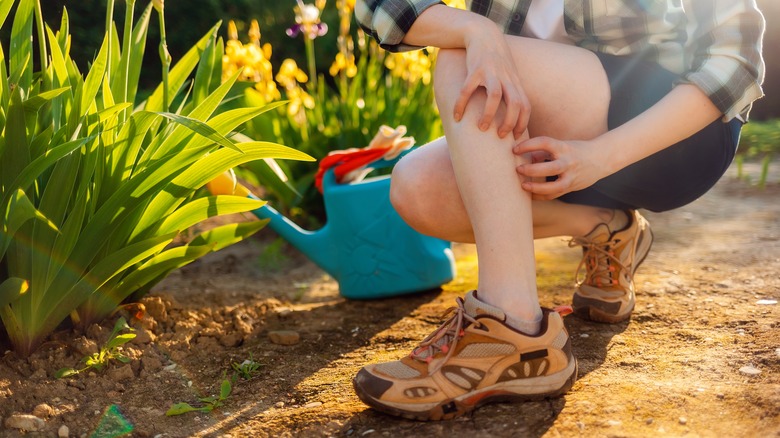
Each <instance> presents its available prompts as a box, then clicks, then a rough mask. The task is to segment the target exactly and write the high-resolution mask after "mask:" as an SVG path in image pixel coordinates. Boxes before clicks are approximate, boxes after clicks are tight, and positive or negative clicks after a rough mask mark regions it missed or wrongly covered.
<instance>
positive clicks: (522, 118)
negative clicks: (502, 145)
mask: <svg viewBox="0 0 780 438" xmlns="http://www.w3.org/2000/svg"><path fill="white" fill-rule="evenodd" d="M529 120H531V102H529V101H528V97H526V95H525V94H523V98H522V104H521V105H520V113H519V114H518V115H517V122H516V124H515V129H514V132H513V134H514V136H515V139H518V138H520V137H521V136H522V135H523V133H524V132H525V131H526V129H528V121H529Z"/></svg>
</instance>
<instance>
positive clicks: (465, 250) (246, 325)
mask: <svg viewBox="0 0 780 438" xmlns="http://www.w3.org/2000/svg"><path fill="white" fill-rule="evenodd" d="M646 217H647V218H648V220H649V221H650V222H651V224H652V226H653V229H654V232H655V235H656V241H655V244H654V247H653V250H652V251H651V253H650V256H649V257H648V259H647V261H646V262H645V264H644V265H643V267H642V269H641V270H640V271H639V273H638V274H637V277H636V281H637V286H638V289H639V293H638V299H637V308H636V310H635V313H634V315H633V317H632V318H631V320H630V321H628V322H626V323H622V324H615V325H606V324H598V323H593V322H588V321H585V320H582V319H579V318H577V317H575V316H569V317H567V318H566V324H567V327H568V329H569V332H570V334H571V336H572V340H573V348H574V353H575V356H576V357H577V358H578V359H579V370H580V371H579V380H578V382H577V383H576V384H575V386H574V388H573V390H572V391H571V392H570V393H569V394H568V395H566V396H565V397H562V398H558V399H554V400H546V401H540V402H529V403H522V404H494V405H488V406H485V407H482V408H480V409H478V410H476V411H475V412H473V413H472V414H470V415H467V416H464V417H462V418H458V419H456V420H452V421H444V422H432V423H424V422H416V421H408V420H400V419H395V418H392V417H389V416H386V415H383V414H381V413H378V412H376V411H373V410H371V409H369V408H367V407H366V406H364V405H363V404H362V403H361V402H360V401H359V400H358V398H357V397H356V396H355V395H354V393H353V391H352V385H351V379H352V376H353V375H354V374H355V373H356V372H357V371H358V369H359V368H360V367H361V366H363V365H364V364H366V363H370V362H379V361H386V360H392V359H396V358H398V357H400V356H401V355H404V354H406V353H408V351H410V350H411V349H412V348H414V347H415V345H416V343H417V342H419V341H420V340H421V339H422V338H423V337H424V336H425V335H427V334H428V333H429V332H431V331H432V330H434V329H435V328H436V327H437V326H438V323H439V322H440V321H441V320H440V315H441V314H442V312H443V311H444V310H445V309H447V308H448V307H450V306H451V305H452V304H453V300H454V298H455V297H456V296H458V295H462V294H464V293H465V292H466V291H468V290H469V289H472V288H474V287H475V282H476V275H475V274H476V269H477V268H476V257H475V252H474V248H473V247H472V246H468V245H456V246H455V253H456V258H457V262H458V278H457V279H456V280H455V281H453V282H452V283H450V284H447V285H445V286H444V287H443V289H442V290H441V291H431V292H426V293H420V294H415V295H409V296H404V297H397V298H392V299H383V300H375V301H349V300H345V299H344V298H342V297H340V296H339V294H338V285H337V284H336V283H335V282H334V281H333V280H332V279H331V278H330V277H328V276H327V275H326V274H324V273H323V272H322V271H320V270H319V269H318V268H317V267H316V266H314V265H312V264H311V263H310V262H308V261H307V260H306V259H305V258H304V257H303V256H301V255H300V254H298V253H297V252H296V251H295V250H294V249H291V248H289V247H286V246H281V247H280V246H279V244H278V242H277V241H275V240H274V238H273V234H272V233H271V231H270V230H264V231H262V232H261V233H260V236H259V237H257V238H253V239H251V240H249V241H246V242H243V243H241V244H239V245H235V246H233V247H231V248H228V249H226V250H224V251H222V252H220V253H217V254H214V255H212V256H209V257H207V258H205V259H203V260H201V261H198V262H196V263H194V264H192V265H190V266H187V267H185V268H183V269H181V270H179V271H176V272H175V273H174V274H173V275H171V276H170V277H169V278H167V279H166V280H164V281H163V282H162V283H161V284H159V285H158V287H156V288H155V289H154V291H153V292H152V293H151V294H150V295H149V296H147V297H146V298H145V299H144V300H143V301H142V304H143V305H144V311H143V312H141V313H139V312H137V310H138V309H139V308H140V307H139V306H133V307H131V308H128V309H126V310H125V311H124V313H125V314H126V315H127V316H129V317H130V316H133V315H136V316H139V317H140V319H139V318H134V319H132V325H133V326H134V327H135V328H136V334H137V338H136V339H135V340H134V341H133V343H131V344H129V345H128V346H127V347H126V348H125V349H124V353H125V354H126V355H127V356H128V357H130V358H131V361H130V363H129V364H126V365H125V364H122V363H119V362H113V363H112V364H111V365H110V366H109V367H108V368H107V369H104V370H103V371H100V372H89V373H84V374H81V375H79V376H76V377H74V378H66V379H56V378H54V374H55V372H56V371H57V370H58V369H59V368H62V367H66V366H68V367H75V366H77V365H78V364H79V361H80V360H81V358H83V357H84V356H85V355H87V354H89V353H90V352H92V351H95V349H96V347H97V346H98V345H101V344H102V343H103V342H105V339H106V337H107V335H108V333H109V332H110V328H111V327H112V325H113V321H106V323H105V324H104V326H93V327H91V328H90V329H89V330H87V331H86V333H75V332H73V331H70V330H63V331H61V332H58V333H56V334H55V335H54V336H52V338H51V340H50V341H49V342H47V343H46V344H45V345H44V346H43V348H41V349H40V350H39V351H38V352H36V353H35V354H34V355H33V356H32V357H30V358H27V359H20V358H18V357H17V356H16V355H15V354H14V353H13V352H10V351H5V350H7V349H8V346H7V345H0V351H5V353H4V354H3V355H2V357H1V358H0V418H1V419H0V436H8V437H17V436H46V437H49V436H57V433H58V430H59V429H60V428H61V426H63V425H65V426H67V428H68V430H69V434H70V436H75V437H78V436H84V437H86V436H118V434H120V433H121V431H122V430H123V426H125V429H130V428H132V432H129V434H128V436H138V437H156V436H160V437H184V436H209V437H218V436H222V437H228V436H231V437H243V436H253V437H255V436H257V437H292V436H295V437H297V436H304V437H309V436H311V437H318V436H351V437H363V436H368V437H376V436H390V437H412V436H453V437H455V436H468V437H488V436H490V437H509V436H551V437H554V436H589V437H598V436H620V437H645V436H690V437H709V436H712V437H736V436H742V437H754V436H755V437H779V436H780V336H779V335H778V329H779V328H780V305H778V304H771V303H772V302H774V303H776V302H777V300H778V299H780V184H779V183H777V182H773V183H771V184H770V185H769V186H768V187H767V188H766V189H763V190H759V189H757V188H755V187H752V186H750V185H748V184H746V183H744V182H740V181H737V180H735V179H734V177H733V172H732V175H730V176H729V177H726V178H724V179H723V180H722V181H721V182H720V183H719V184H718V185H717V186H716V188H715V189H714V190H713V191H711V192H710V193H709V194H707V195H706V196H704V197H703V198H701V199H700V200H698V201H696V202H695V203H693V204H691V205H689V206H686V207H684V208H681V209H679V210H675V211H672V212H668V213H664V214H652V213H648V214H647V215H646ZM578 254H579V253H578V251H577V250H576V249H570V248H568V246H567V244H566V242H565V241H564V240H562V239H547V240H543V241H539V242H537V263H538V272H539V285H540V299H541V301H542V304H543V305H546V306H553V305H558V304H568V303H569V301H570V299H571V293H572V283H573V276H574V271H575V269H576V267H577V264H578V262H579V258H578ZM767 300H768V301H767ZM773 300H774V301H773ZM761 303H770V304H761ZM278 330H286V331H292V332H295V333H293V334H292V335H291V336H292V339H288V341H289V342H291V343H293V345H282V344H277V343H274V342H272V341H271V339H270V336H269V333H271V332H274V331H278ZM295 334H297V335H298V336H299V337H300V339H299V340H298V341H297V342H296V339H295ZM0 342H2V341H0ZM248 359H252V360H254V361H255V362H257V363H260V364H262V366H260V367H259V369H258V370H257V371H256V372H255V373H253V375H252V376H251V378H249V379H248V380H247V379H242V378H237V380H236V381H235V382H234V384H233V392H232V394H231V395H230V396H229V397H228V399H227V400H226V401H225V402H224V404H223V406H221V407H218V408H217V409H215V410H213V411H212V412H208V413H205V412H192V413H188V414H184V415H179V416H172V417H167V416H166V415H165V412H166V411H167V410H168V408H169V407H170V406H171V405H172V404H174V403H177V402H187V403H190V404H192V405H194V406H202V403H200V402H199V398H200V397H206V396H210V395H216V394H218V393H219V387H220V383H221V381H222V380H223V379H224V378H225V377H228V378H230V376H231V375H232V374H233V369H232V364H234V363H235V364H239V363H241V362H243V361H245V360H248ZM111 407H115V409H113V410H112V409H110V408H111ZM33 413H35V414H36V415H37V416H38V417H39V418H41V419H43V420H45V423H44V429H43V430H42V431H39V432H30V433H24V432H21V431H20V430H18V429H13V428H9V427H5V426H3V424H5V422H6V420H8V419H9V418H12V417H17V416H18V414H33Z"/></svg>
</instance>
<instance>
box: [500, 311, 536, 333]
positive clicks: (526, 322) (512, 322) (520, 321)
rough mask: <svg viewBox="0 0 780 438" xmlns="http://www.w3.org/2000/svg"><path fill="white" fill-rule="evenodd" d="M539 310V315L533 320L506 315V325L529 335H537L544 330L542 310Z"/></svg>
mask: <svg viewBox="0 0 780 438" xmlns="http://www.w3.org/2000/svg"><path fill="white" fill-rule="evenodd" d="M537 309H538V311H539V313H538V315H537V316H535V317H533V319H527V318H528V317H522V318H517V317H514V316H512V315H510V314H506V324H507V325H508V326H510V327H512V328H514V329H516V330H520V331H521V332H523V333H525V334H527V335H537V334H539V331H541V329H542V309H541V308H539V307H537Z"/></svg>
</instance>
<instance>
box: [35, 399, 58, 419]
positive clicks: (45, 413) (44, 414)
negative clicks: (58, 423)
mask: <svg viewBox="0 0 780 438" xmlns="http://www.w3.org/2000/svg"><path fill="white" fill-rule="evenodd" d="M32 414H33V415H35V416H36V417H40V418H49V417H53V416H54V408H52V407H51V406H49V405H47V404H46V403H41V404H39V405H38V406H36V407H35V408H34V409H33V411H32Z"/></svg>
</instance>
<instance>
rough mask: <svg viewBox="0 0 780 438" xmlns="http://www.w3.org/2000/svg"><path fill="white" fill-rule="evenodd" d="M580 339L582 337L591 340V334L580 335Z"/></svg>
mask: <svg viewBox="0 0 780 438" xmlns="http://www.w3.org/2000/svg"><path fill="white" fill-rule="evenodd" d="M580 337H581V338H589V337H590V335H589V334H587V333H580Z"/></svg>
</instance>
